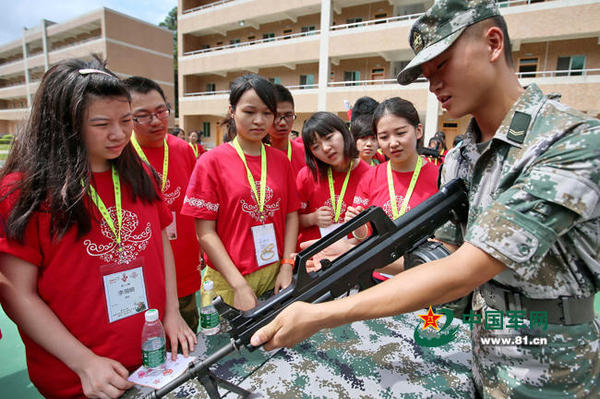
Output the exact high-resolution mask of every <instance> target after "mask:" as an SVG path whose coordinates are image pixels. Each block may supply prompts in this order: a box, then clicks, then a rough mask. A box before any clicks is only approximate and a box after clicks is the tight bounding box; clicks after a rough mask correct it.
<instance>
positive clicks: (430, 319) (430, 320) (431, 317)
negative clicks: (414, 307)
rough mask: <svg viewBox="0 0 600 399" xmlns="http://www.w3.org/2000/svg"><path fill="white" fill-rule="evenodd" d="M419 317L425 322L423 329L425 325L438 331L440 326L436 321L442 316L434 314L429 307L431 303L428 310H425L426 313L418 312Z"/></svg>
mask: <svg viewBox="0 0 600 399" xmlns="http://www.w3.org/2000/svg"><path fill="white" fill-rule="evenodd" d="M419 317H420V318H421V319H423V321H424V322H425V324H424V325H423V330H424V329H426V328H427V327H432V328H435V329H436V330H438V331H439V330H440V328H439V327H438V325H437V321H438V319H439V318H440V317H442V315H441V314H434V313H433V310H432V309H431V305H430V306H429V311H428V312H427V314H420V315H419Z"/></svg>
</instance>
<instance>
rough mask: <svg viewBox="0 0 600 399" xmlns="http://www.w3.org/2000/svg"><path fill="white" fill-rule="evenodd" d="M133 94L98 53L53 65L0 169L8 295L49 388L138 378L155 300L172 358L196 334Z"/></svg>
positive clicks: (108, 387) (0, 266)
mask: <svg viewBox="0 0 600 399" xmlns="http://www.w3.org/2000/svg"><path fill="white" fill-rule="evenodd" d="M130 100H131V99H130V96H129V93H128V91H127V88H126V87H125V86H124V85H123V83H122V82H121V81H120V80H119V78H118V77H116V76H115V75H114V74H113V73H112V72H110V71H108V70H107V69H105V67H104V65H103V63H101V62H100V61H98V60H96V59H95V60H92V61H90V62H85V61H81V60H68V61H65V62H61V63H59V64H57V65H55V66H53V67H52V68H50V69H49V70H48V71H47V72H46V74H45V75H44V77H43V79H42V82H41V83H40V87H39V88H38V91H37V94H36V98H35V101H34V104H33V107H32V110H31V115H30V117H29V120H28V122H27V125H26V126H25V128H24V130H23V131H22V132H21V133H20V134H19V135H18V136H17V138H16V140H15V144H14V146H13V147H12V149H11V152H10V154H9V156H8V159H7V162H6V165H5V167H4V168H3V169H2V172H1V173H0V220H2V224H1V225H0V273H1V274H2V275H3V276H4V279H0V300H1V301H2V305H3V307H4V309H5V311H6V313H7V314H8V315H9V317H10V318H11V319H12V320H13V321H14V322H15V323H16V324H17V326H18V327H19V332H20V334H21V337H22V339H23V342H24V344H25V347H26V354H27V366H28V371H29V376H30V378H31V380H32V382H33V383H34V385H35V386H36V387H37V388H38V389H39V391H40V392H41V393H42V395H44V396H46V397H53V398H73V397H84V396H92V397H111V398H115V397H118V396H120V395H121V394H122V393H123V392H124V391H125V390H126V389H128V388H130V387H131V385H132V384H131V383H130V382H128V381H127V377H128V375H129V372H131V371H133V370H134V369H135V368H137V367H138V366H139V365H140V364H141V360H142V359H141V351H140V334H141V330H142V326H143V324H144V310H146V309H148V308H156V309H158V310H159V314H160V315H161V316H162V321H163V324H164V326H165V331H166V333H167V337H168V340H169V341H170V344H171V349H172V356H173V358H174V357H175V356H176V353H177V347H178V344H179V343H180V344H181V346H182V349H183V353H184V354H185V355H186V356H187V353H188V351H189V350H193V346H194V344H195V343H196V337H195V335H194V334H193V332H192V331H191V330H190V329H189V328H188V327H187V325H186V324H185V322H184V321H183V319H182V318H181V315H180V314H179V309H178V302H177V291H176V282H175V270H174V265H173V255H172V253H171V249H170V246H169V241H168V239H167V236H166V233H165V230H164V229H165V227H166V226H167V225H168V224H169V223H170V213H169V212H168V209H167V208H166V206H165V205H164V203H163V202H162V199H161V196H160V193H159V190H158V186H157V181H156V176H154V179H153V178H152V177H151V176H150V175H149V172H150V171H149V170H147V169H145V167H144V166H143V165H142V164H141V163H140V161H139V159H138V157H137V156H136V154H135V152H134V150H133V148H132V147H131V145H130V143H129V137H130V135H131V131H132V116H131V107H130ZM123 292H127V294H128V295H123Z"/></svg>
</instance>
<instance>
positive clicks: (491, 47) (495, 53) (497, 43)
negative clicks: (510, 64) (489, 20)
mask: <svg viewBox="0 0 600 399" xmlns="http://www.w3.org/2000/svg"><path fill="white" fill-rule="evenodd" d="M485 40H486V45H487V48H488V51H489V60H490V62H493V63H494V62H498V60H501V59H503V58H504V56H503V54H504V33H502V29H500V28H498V27H497V26H491V27H489V28H488V29H487V30H486V31H485Z"/></svg>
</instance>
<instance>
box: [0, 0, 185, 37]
mask: <svg viewBox="0 0 600 399" xmlns="http://www.w3.org/2000/svg"><path fill="white" fill-rule="evenodd" d="M175 6H177V0H54V1H52V0H9V1H8V2H6V4H4V6H3V7H2V11H1V12H0V44H4V43H6V42H10V41H13V40H16V39H19V38H21V32H22V30H23V27H27V28H32V27H34V26H37V25H39V24H40V21H41V20H42V18H45V19H48V20H50V21H54V22H64V21H68V20H69V19H72V18H75V17H77V16H79V15H81V14H85V13H88V12H90V11H93V10H97V9H98V8H101V7H107V8H111V9H113V10H115V11H119V12H121V13H123V14H127V15H130V16H133V17H136V18H139V19H141V20H144V21H147V22H150V23H151V24H158V23H159V22H161V21H163V20H164V19H165V17H166V16H167V14H168V13H169V11H170V10H171V9H172V8H173V7H175Z"/></svg>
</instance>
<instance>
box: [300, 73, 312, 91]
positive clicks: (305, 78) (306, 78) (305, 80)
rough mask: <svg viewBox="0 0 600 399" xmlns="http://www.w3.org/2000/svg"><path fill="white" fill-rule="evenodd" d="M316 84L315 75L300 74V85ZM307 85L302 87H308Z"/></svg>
mask: <svg viewBox="0 0 600 399" xmlns="http://www.w3.org/2000/svg"><path fill="white" fill-rule="evenodd" d="M314 84H315V75H313V74H308V75H300V86H309V87H308V88H310V87H312V86H314ZM306 88H307V87H301V89H306Z"/></svg>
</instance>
